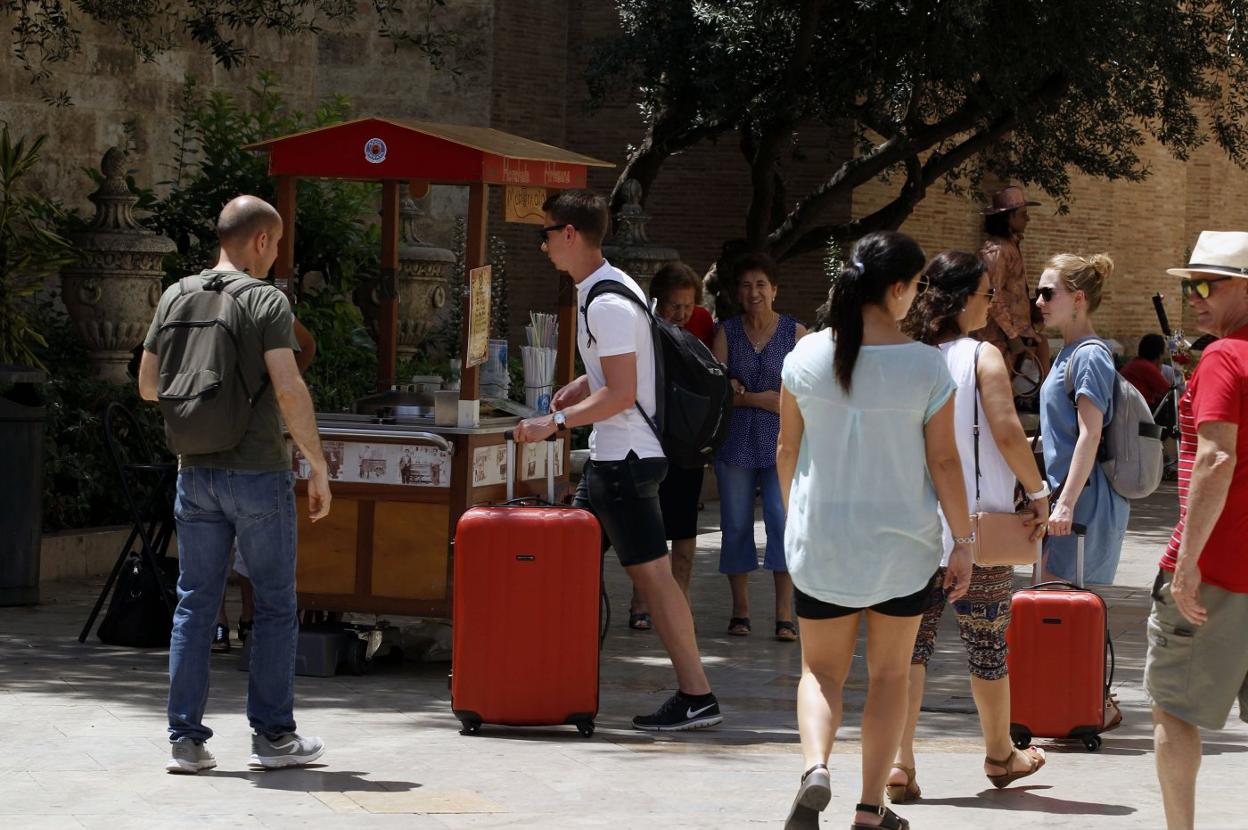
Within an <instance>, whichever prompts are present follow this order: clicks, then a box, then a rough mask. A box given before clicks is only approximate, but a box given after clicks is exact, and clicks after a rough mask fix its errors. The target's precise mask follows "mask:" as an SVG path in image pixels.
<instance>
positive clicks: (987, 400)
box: [888, 251, 1049, 804]
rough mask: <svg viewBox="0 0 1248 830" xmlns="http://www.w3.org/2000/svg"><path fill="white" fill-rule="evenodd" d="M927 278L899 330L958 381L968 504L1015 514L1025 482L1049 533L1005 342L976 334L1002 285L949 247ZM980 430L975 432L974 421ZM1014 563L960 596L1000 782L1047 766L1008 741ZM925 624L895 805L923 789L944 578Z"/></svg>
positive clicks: (961, 627) (1039, 526) (1038, 754)
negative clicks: (924, 719)
mask: <svg viewBox="0 0 1248 830" xmlns="http://www.w3.org/2000/svg"><path fill="white" fill-rule="evenodd" d="M921 279H922V280H924V281H925V282H926V284H927V287H926V289H925V290H924V291H923V292H922V293H921V294H919V296H918V299H916V300H915V301H914V305H912V306H911V307H910V313H909V314H908V315H906V319H905V320H904V321H903V322H902V326H901V328H902V331H904V332H905V333H906V334H908V335H910V336H911V337H913V338H914V339H915V340H918V341H920V342H922V343H927V344H928V345H931V346H936V347H938V348H939V349H940V351H941V353H942V354H943V355H944V356H945V365H947V366H948V367H949V372H950V374H952V375H953V382H954V383H955V384H957V387H958V389H957V392H956V393H955V394H954V424H955V431H956V435H957V443H958V455H959V457H960V458H961V459H962V478H963V481H964V482H965V485H966V491H967V495H968V497H969V496H973V497H974V500H973V501H971V505H970V507H971V510H972V511H978V510H984V511H991V512H1002V513H1012V512H1013V511H1014V493H1015V489H1016V488H1017V486H1018V484H1019V482H1022V485H1023V490H1024V492H1026V494H1027V499H1028V505H1029V507H1030V509H1031V512H1032V513H1033V516H1032V518H1031V520H1030V521H1031V524H1032V528H1033V532H1032V538H1033V539H1037V540H1038V539H1039V538H1040V537H1041V536H1042V535H1043V534H1044V523H1045V521H1046V520H1047V518H1048V515H1049V502H1048V496H1049V488H1048V486H1047V485H1046V484H1045V482H1044V479H1043V478H1042V477H1041V476H1040V471H1039V470H1037V469H1036V462H1035V459H1034V458H1032V455H1031V449H1030V447H1028V445H1027V436H1026V434H1024V432H1023V425H1022V424H1021V423H1019V420H1018V413H1017V412H1016V411H1015V409H1014V393H1013V390H1012V389H1011V387H1010V373H1009V369H1008V367H1007V366H1006V360H1005V357H1004V355H1003V354H1002V353H1001V350H1000V349H999V348H997V347H996V346H995V345H993V344H992V343H985V342H981V341H979V340H976V339H975V338H973V337H971V336H970V333H971V332H972V331H979V330H981V329H983V328H984V326H986V325H987V324H988V315H989V305H990V303H991V302H992V299H993V294H994V293H995V292H994V290H993V288H992V287H991V283H990V277H989V274H988V269H987V267H986V265H985V263H984V262H983V260H981V259H980V258H979V257H977V256H974V255H972V254H967V253H962V252H961V251H945V252H944V253H942V254H939V255H938V256H937V257H936V258H935V259H933V260H932V261H931V263H930V264H929V265H928V266H927V270H925V271H924V272H923V276H922V277H921ZM977 424H978V425H980V426H979V427H978V429H979V432H980V434H979V435H978V436H976V429H977V427H976V425H977ZM941 519H942V524H944V536H945V538H944V546H945V558H944V560H943V561H942V563H941V565H942V568H941V576H942V577H943V576H944V566H946V565H947V564H948V560H949V555H950V554H951V553H952V552H953V535H952V533H951V532H950V530H949V524H948V522H945V521H944V516H943V515H942V516H941ZM1013 583H1014V568H1013V567H1012V566H1010V565H1000V566H996V567H983V568H981V567H980V566H978V565H975V566H974V567H973V568H972V569H971V582H970V588H969V589H968V590H967V592H966V596H965V597H963V598H962V599H961V600H959V601H958V602H957V604H956V605H955V606H954V611H955V612H956V613H957V617H958V631H959V632H960V633H961V635H962V642H963V644H964V645H965V646H966V652H967V657H968V659H969V664H970V671H971V694H972V695H973V696H974V698H975V707H976V709H978V710H979V723H980V728H981V729H982V730H983V734H984V749H985V755H984V774H985V775H987V776H988V779H989V780H990V781H991V782H992V783H993V784H994V785H995V786H997V787H1004V786H1006V785H1007V784H1010V783H1012V782H1014V781H1016V780H1017V779H1019V778H1023V777H1025V776H1028V775H1031V774H1033V773H1035V772H1037V771H1038V770H1039V769H1040V767H1042V766H1044V760H1045V759H1044V752H1043V751H1042V750H1039V749H1035V748H1032V749H1028V750H1026V751H1021V750H1017V749H1015V748H1014V745H1013V743H1012V742H1011V741H1010V680H1009V677H1008V675H1007V670H1006V664H1005V652H1006V649H1005V629H1006V628H1007V627H1008V626H1009V624H1010V592H1011V590H1012V589H1013ZM932 591H933V595H932V598H931V603H930V604H929V605H928V608H927V611H925V612H924V613H923V621H922V622H921V623H919V634H918V637H917V638H916V640H915V643H914V653H913V654H912V655H911V657H910V698H909V700H910V707H909V710H908V711H907V714H906V728H905V731H904V732H903V733H902V736H901V746H900V747H899V748H898V750H897V759H896V761H895V762H894V763H893V770H892V772H891V774H890V775H889V778H888V797H889V799H890V800H891V801H892V802H893V803H894V804H901V803H904V802H907V801H912V800H914V799H916V798H919V797H920V796H921V795H922V791H921V790H920V789H919V785H918V782H917V781H916V780H915V761H914V732H915V728H916V726H917V724H918V721H919V707H920V705H921V704H922V702H923V685H924V683H925V681H926V679H927V664H928V661H929V660H930V659H931V657H932V654H933V652H935V650H936V630H937V628H938V627H939V625H940V618H941V616H942V612H943V611H944V608H945V589H944V586H943V584H940V583H938V584H937V585H936V586H935V587H934V588H933V589H932Z"/></svg>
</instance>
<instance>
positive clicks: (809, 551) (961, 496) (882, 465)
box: [776, 231, 973, 830]
mask: <svg viewBox="0 0 1248 830" xmlns="http://www.w3.org/2000/svg"><path fill="white" fill-rule="evenodd" d="M923 261H924V256H923V251H922V249H921V248H919V246H918V245H917V244H916V243H915V242H914V240H913V239H911V238H910V237H908V236H906V235H905V234H901V233H896V232H893V231H883V232H877V233H872V234H868V235H867V236H864V237H863V238H862V239H861V240H859V242H858V244H857V245H855V246H854V250H853V253H852V254H851V256H850V262H849V265H848V266H847V267H846V268H845V269H844V270H843V271H842V272H841V275H840V278H839V279H838V280H837V281H836V282H835V283H834V285H833V288H832V293H831V296H830V297H829V302H828V309H829V310H828V314H827V319H828V323H829V325H830V331H821V332H817V333H815V334H812V335H809V336H807V337H805V338H803V339H802V340H801V341H800V342H798V344H797V346H796V348H794V350H793V351H792V352H791V353H790V354H789V356H788V357H787V358H786V359H785V361H784V369H783V371H782V373H781V380H782V381H783V386H782V388H781V393H780V445H779V449H778V450H777V458H776V466H777V472H778V475H779V478H780V491H781V493H782V494H783V495H784V496H785V499H786V502H785V507H786V510H787V512H788V517H787V524H786V527H785V534H784V542H785V557H786V560H787V562H788V566H789V572H790V574H792V577H793V584H794V587H795V591H794V594H795V600H796V601H795V606H796V610H797V616H798V617H800V618H801V623H802V679H801V682H800V684H799V685H798V692H797V722H798V731H799V732H800V734H801V739H802V754H803V756H804V758H805V764H806V772H805V773H804V774H803V776H802V782H801V786H800V788H799V790H798V794H797V798H796V799H795V800H794V803H793V809H792V811H791V812H790V814H789V820H788V822H787V824H786V827H791V828H799V827H815V826H817V822H818V812H819V811H820V810H822V809H823V808H824V807H825V806H827V803H828V801H829V799H830V798H831V790H830V781H829V776H828V771H827V760H828V755H829V753H830V752H831V751H832V743H833V740H834V739H835V737H836V731H837V728H838V727H839V726H840V718H841V695H842V688H843V684H844V682H845V677H846V676H847V675H848V673H849V666H850V662H851V661H852V659H853V655H854V644H855V641H856V640H857V636H858V625H859V620H860V617H861V616H862V613H863V612H866V618H867V648H866V655H867V673H868V678H869V685H868V688H867V705H866V710H865V711H864V713H863V720H862V792H861V797H860V802H859V804H858V805H857V807H856V814H855V817H854V824H853V827H854V828H857V829H858V830H861V829H862V828H874V827H885V828H904V827H908V826H909V825H908V824H907V823H906V822H905V820H904V819H901V818H899V817H898V816H897V815H896V814H894V813H893V812H892V811H891V810H888V809H886V808H885V807H883V806H882V805H883V800H884V799H883V797H884V785H885V782H886V780H887V778H888V771H889V765H890V763H891V762H892V760H893V751H894V750H895V749H896V747H897V745H898V742H899V740H900V739H901V733H902V728H903V726H904V724H905V720H906V701H907V687H908V682H907V681H908V675H909V669H910V654H911V651H912V650H913V648H914V641H915V634H916V633H917V631H918V628H919V620H920V618H921V616H922V614H923V611H924V610H925V609H926V607H927V605H928V602H929V601H930V598H931V596H932V588H933V587H934V586H935V584H936V580H937V578H938V577H937V571H938V568H939V567H940V562H941V555H942V553H943V552H944V543H943V538H942V529H941V521H940V513H939V512H938V506H939V507H940V508H941V509H943V511H944V514H945V516H946V517H948V521H949V527H950V530H951V531H952V533H953V537H954V540H953V541H954V548H953V551H952V553H951V555H950V558H949V567H948V569H947V570H946V572H945V576H944V578H943V581H942V584H943V586H944V587H945V589H946V591H947V592H948V598H949V601H950V602H953V601H956V600H958V599H960V598H961V597H962V595H963V594H965V593H966V589H967V587H968V585H969V583H970V576H971V551H970V544H971V542H972V541H973V539H972V536H971V519H970V511H969V509H968V507H967V501H966V487H965V485H964V483H963V478H962V465H961V461H960V460H959V457H958V449H957V443H956V440H955V438H954V401H953V393H954V390H955V386H954V382H953V379H952V377H951V376H950V374H949V369H948V368H947V367H946V365H945V360H944V357H943V356H942V355H941V353H940V351H938V350H937V349H934V348H932V347H931V346H926V345H923V344H921V343H916V342H914V341H913V340H911V339H910V338H908V337H906V336H905V335H903V334H902V333H901V331H900V329H899V327H898V323H899V321H900V320H901V319H902V318H904V317H905V316H906V312H907V311H908V310H909V308H910V304H911V303H912V302H913V301H914V297H915V295H916V293H917V292H918V289H919V281H918V276H919V271H920V270H921V269H922V268H923Z"/></svg>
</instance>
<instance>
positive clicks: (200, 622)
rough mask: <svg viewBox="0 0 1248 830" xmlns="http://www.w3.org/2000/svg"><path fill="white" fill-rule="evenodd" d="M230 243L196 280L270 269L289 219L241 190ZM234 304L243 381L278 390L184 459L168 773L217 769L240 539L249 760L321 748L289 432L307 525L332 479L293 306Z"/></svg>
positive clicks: (149, 346) (293, 756)
mask: <svg viewBox="0 0 1248 830" xmlns="http://www.w3.org/2000/svg"><path fill="white" fill-rule="evenodd" d="M217 234H218V238H219V239H220V243H221V251H220V255H219V257H218V260H217V264H216V265H215V266H214V267H213V268H212V269H210V270H208V271H205V272H204V273H203V274H201V275H200V276H201V277H202V278H203V279H204V280H205V281H207V280H209V279H211V278H213V277H215V276H217V275H222V276H223V277H224V279H225V281H227V282H232V281H235V280H248V279H252V277H251V276H249V275H255V276H259V277H263V276H265V275H267V274H268V272H269V269H270V268H272V267H273V263H274V261H275V260H276V259H277V245H278V241H279V240H280V239H281V236H282V220H281V217H280V216H278V214H277V211H275V210H274V209H273V207H272V206H271V205H269V204H268V203H267V202H265V201H263V200H261V199H257V198H256V197H254V196H239V197H238V198H236V199H234V200H232V201H231V202H230V203H229V204H227V205H226V206H225V208H224V209H223V210H222V211H221V216H220V217H219V218H218V220H217ZM180 291H181V289H180V287H179V286H177V285H174V286H172V287H170V288H169V290H168V291H166V292H165V294H164V296H163V297H161V300H160V302H159V304H158V305H157V307H156V315H155V317H154V318H153V320H152V325H151V328H150V330H149V331H148V334H147V339H146V340H145V341H144V344H143V345H144V352H143V357H142V360H141V362H140V364H139V392H140V394H141V395H142V396H143V398H145V399H146V400H150V401H154V400H157V398H158V388H159V373H160V360H159V357H158V355H157V350H158V348H159V338H158V334H159V332H160V327H161V325H162V324H163V323H164V321H165V318H166V316H167V314H168V309H169V306H170V305H171V303H172V302H173V301H174V299H175V298H176V297H177V296H178V295H179V293H180ZM238 301H239V305H240V307H241V309H242V311H243V312H244V315H245V316H246V317H248V318H249V320H250V323H251V324H250V325H247V326H244V327H243V330H242V331H241V332H240V343H239V349H238V354H239V361H240V364H241V367H240V368H241V369H242V371H244V372H245V373H246V374H245V375H244V376H245V377H249V378H256V377H263V376H265V375H267V376H268V378H269V381H270V382H269V387H268V388H266V389H265V390H264V391H263V393H262V394H261V395H260V396H259V399H258V400H257V401H256V403H255V405H254V406H253V407H252V408H251V409H250V411H244V412H240V413H238V417H240V418H248V419H249V420H248V424H247V430H246V432H245V433H244V435H243V437H242V440H241V441H240V442H239V443H238V445H237V446H235V447H233V448H231V449H229V450H224V451H222V452H217V453H211V454H207V455H185V456H181V457H179V458H178V488H177V489H178V492H177V501H176V503H175V506H174V517H175V519H176V520H177V528H178V560H179V571H180V572H179V576H178V608H177V611H176V612H175V614H174V619H173V636H172V639H171V641H170V643H169V713H168V714H169V739H170V742H171V744H172V757H171V759H170V760H169V762H168V763H167V764H166V766H165V769H167V770H168V771H169V772H175V773H196V772H198V771H199V770H201V769H210V768H212V767H215V766H216V760H215V759H214V758H213V757H212V755H211V753H209V752H208V750H207V748H206V747H205V746H204V742H205V741H207V740H208V739H209V738H211V737H212V730H211V729H209V728H208V727H207V726H205V725H204V723H203V717H204V710H205V708H206V705H207V701H208V675H209V665H208V663H209V655H210V648H211V641H212V630H213V626H214V624H215V623H216V619H217V610H218V609H219V608H220V606H221V598H222V596H223V595H224V592H225V578H226V571H227V569H228V568H229V562H230V546H231V542H232V541H233V540H234V539H235V538H237V540H238V548H239V555H240V556H242V557H243V560H244V561H245V562H246V564H247V569H248V571H249V573H250V578H251V582H252V586H253V588H254V591H255V599H256V612H255V619H254V628H253V629H252V635H251V636H252V638H253V639H252V648H251V675H250V677H249V679H248V688H247V719H248V720H249V721H250V723H251V727H252V729H253V730H254V734H253V735H252V755H251V759H250V764H251V765H252V766H257V767H265V768H268V767H287V766H299V765H302V764H307V763H310V762H311V761H314V760H315V759H317V758H319V757H320V755H321V753H323V752H324V750H325V746H324V744H323V743H322V741H321V740H320V739H319V738H304V737H300V736H299V735H298V734H296V733H295V719H294V668H295V649H296V646H297V643H298V635H299V620H298V611H297V607H296V598H295V528H296V520H295V496H294V475H293V474H292V472H291V465H290V456H289V453H288V451H287V449H286V441H285V438H284V433H283V429H282V420H283V419H285V422H286V428H287V430H289V432H290V435H291V437H292V438H293V439H294V441H295V443H296V444H298V445H299V449H300V450H301V451H302V452H303V454H304V456H305V457H306V458H307V459H308V461H309V463H310V464H311V469H312V474H311V477H310V478H309V480H308V509H309V514H310V516H311V519H312V521H314V522H315V521H317V520H318V519H321V518H323V517H325V516H326V515H327V514H328V513H329V505H330V493H329V476H328V471H327V466H326V463H325V456H324V453H323V452H322V450H321V441H320V437H319V435H318V433H317V429H316V416H315V413H314V412H313V409H312V398H311V396H310V395H309V394H308V388H307V386H305V385H304V383H303V379H302V378H301V377H300V374H299V369H298V366H297V365H296V362H295V357H294V350H295V349H296V348H298V346H297V343H296V341H295V337H294V333H293V330H292V325H293V324H292V317H291V312H290V304H289V303H288V302H287V300H286V298H285V296H284V295H283V294H282V293H281V292H280V291H279V290H278V289H277V288H276V287H274V286H272V285H264V286H261V287H258V288H254V289H252V290H250V291H247V292H244V293H243V294H242V295H241V296H240V297H239V300H238Z"/></svg>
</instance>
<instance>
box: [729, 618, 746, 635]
mask: <svg viewBox="0 0 1248 830" xmlns="http://www.w3.org/2000/svg"><path fill="white" fill-rule="evenodd" d="M734 628H744V629H745V631H733V629H734ZM728 633H729V634H731V635H732V636H734V637H748V636H749V635H750V618H749V617H732V618H731V619H729V620H728Z"/></svg>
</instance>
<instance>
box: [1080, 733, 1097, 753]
mask: <svg viewBox="0 0 1248 830" xmlns="http://www.w3.org/2000/svg"><path fill="white" fill-rule="evenodd" d="M1083 747H1084V749H1086V750H1087V751H1088V752H1096V751H1097V750H1098V749H1100V748H1101V736H1100V735H1089V736H1088V737H1086V738H1084V739H1083Z"/></svg>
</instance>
